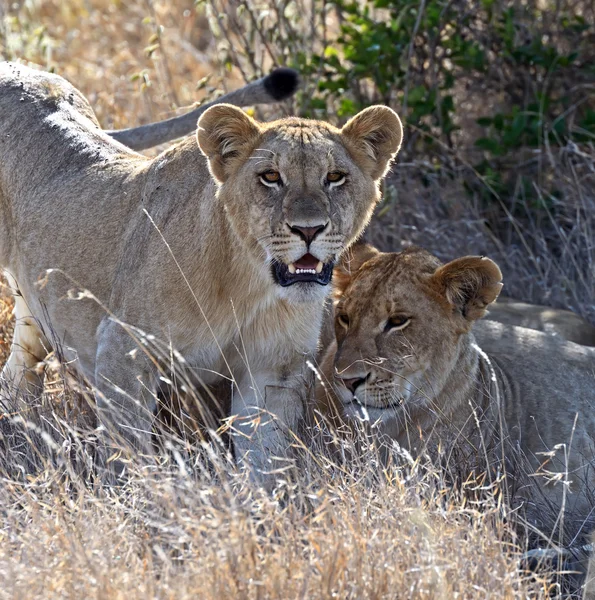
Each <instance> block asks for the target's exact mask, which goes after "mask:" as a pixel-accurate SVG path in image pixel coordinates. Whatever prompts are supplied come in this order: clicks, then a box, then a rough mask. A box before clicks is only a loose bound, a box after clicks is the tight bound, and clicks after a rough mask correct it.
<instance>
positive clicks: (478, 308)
mask: <svg viewBox="0 0 595 600" xmlns="http://www.w3.org/2000/svg"><path fill="white" fill-rule="evenodd" d="M432 279H433V281H434V283H435V285H436V286H437V287H438V290H439V292H440V293H441V294H443V295H444V296H445V297H446V300H447V301H448V303H449V304H450V305H451V306H453V307H454V308H455V309H457V310H458V312H460V314H461V315H462V316H463V317H465V319H467V320H468V321H475V320H476V319H480V318H481V317H483V316H484V315H485V314H486V308H487V306H488V304H491V303H492V302H494V301H495V300H496V298H497V297H498V295H499V294H500V290H502V271H500V267H498V265H497V264H496V263H495V262H494V261H493V260H490V259H489V258H486V257H484V256H464V257H463V258H457V259H456V260H453V261H452V262H449V263H447V264H445V265H443V266H442V267H440V268H438V269H437V270H436V272H435V273H434V275H433V276H432Z"/></svg>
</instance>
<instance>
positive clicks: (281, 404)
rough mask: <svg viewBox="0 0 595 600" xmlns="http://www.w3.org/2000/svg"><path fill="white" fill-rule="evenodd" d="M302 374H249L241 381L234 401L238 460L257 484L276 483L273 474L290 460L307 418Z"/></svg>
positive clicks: (268, 484) (270, 484) (233, 413)
mask: <svg viewBox="0 0 595 600" xmlns="http://www.w3.org/2000/svg"><path fill="white" fill-rule="evenodd" d="M306 390H307V386H306V385H305V382H304V378H303V377H302V376H301V373H300V374H299V375H298V374H295V375H293V376H291V377H279V376H278V374H277V373H275V372H272V373H266V374H262V373H261V374H250V375H247V376H246V377H244V378H243V380H242V381H240V384H239V386H238V389H236V390H234V394H233V399H232V417H233V429H234V432H235V435H234V438H233V443H234V453H235V457H236V460H237V461H238V462H239V463H240V464H242V465H243V466H245V467H247V468H248V469H249V470H250V476H251V478H252V479H253V480H254V481H258V482H262V483H264V484H265V486H266V487H272V486H273V484H274V480H275V476H274V472H275V471H277V470H278V469H280V468H282V467H283V466H286V465H287V464H288V463H287V461H288V460H290V459H291V446H292V444H293V442H294V441H295V434H296V433H297V431H298V429H299V425H300V423H301V422H302V421H303V418H304V413H305V411H304V403H305V400H306Z"/></svg>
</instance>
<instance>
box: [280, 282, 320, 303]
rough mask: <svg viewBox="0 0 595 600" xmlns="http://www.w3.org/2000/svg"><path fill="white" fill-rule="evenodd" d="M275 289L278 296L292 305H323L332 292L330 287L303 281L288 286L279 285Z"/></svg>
mask: <svg viewBox="0 0 595 600" xmlns="http://www.w3.org/2000/svg"><path fill="white" fill-rule="evenodd" d="M275 287H276V294H277V296H278V297H280V298H283V300H286V301H287V302H290V303H292V304H308V303H309V304H312V303H314V304H320V305H322V304H323V303H324V300H325V298H326V297H327V296H328V294H329V292H330V291H331V286H330V285H324V284H320V283H318V282H312V281H310V282H307V281H302V282H299V283H296V284H295V285H288V286H281V285H277V286H275Z"/></svg>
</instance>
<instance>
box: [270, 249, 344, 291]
mask: <svg viewBox="0 0 595 600" xmlns="http://www.w3.org/2000/svg"><path fill="white" fill-rule="evenodd" d="M334 265H335V263H334V261H329V262H326V263H323V262H322V261H321V260H318V259H317V258H316V257H314V256H312V255H311V254H309V253H308V254H305V255H304V256H302V257H301V258H300V259H299V260H296V261H295V262H293V263H290V264H289V265H287V264H285V263H283V262H280V261H277V260H274V261H273V263H272V265H271V270H272V273H273V279H274V280H275V282H276V283H278V284H279V285H280V286H282V287H287V286H290V285H293V284H294V283H318V284H319V285H328V284H329V283H330V281H331V279H332V277H333V267H334Z"/></svg>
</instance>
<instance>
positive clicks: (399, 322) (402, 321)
mask: <svg viewBox="0 0 595 600" xmlns="http://www.w3.org/2000/svg"><path fill="white" fill-rule="evenodd" d="M410 321H411V317H406V316H405V315H395V316H393V317H389V319H388V321H387V322H386V325H385V327H384V331H392V330H393V329H396V330H397V331H398V330H399V329H405V327H407V325H409V323H410Z"/></svg>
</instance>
